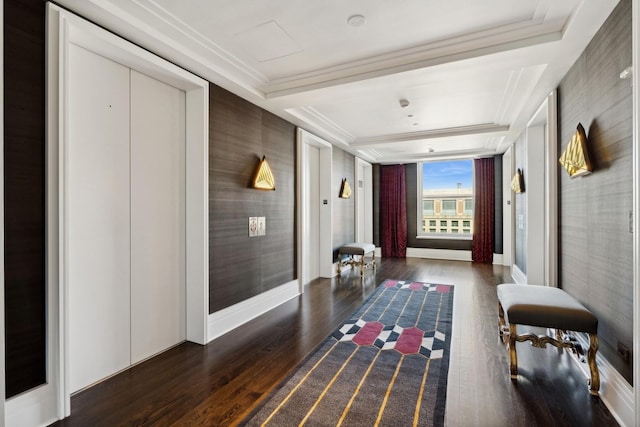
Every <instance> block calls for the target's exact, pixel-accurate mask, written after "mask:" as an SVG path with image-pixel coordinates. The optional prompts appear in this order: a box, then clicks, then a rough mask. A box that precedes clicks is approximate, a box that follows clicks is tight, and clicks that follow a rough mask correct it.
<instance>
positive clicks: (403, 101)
mask: <svg viewBox="0 0 640 427" xmlns="http://www.w3.org/2000/svg"><path fill="white" fill-rule="evenodd" d="M400 107H401V108H407V107H409V101H407V100H406V99H401V100H400Z"/></svg>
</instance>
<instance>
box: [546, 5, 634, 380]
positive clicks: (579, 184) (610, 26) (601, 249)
mask: <svg viewBox="0 0 640 427" xmlns="http://www.w3.org/2000/svg"><path fill="white" fill-rule="evenodd" d="M631 52H632V34H631V0H622V1H621V2H620V3H619V4H618V6H617V7H616V9H615V10H614V12H613V13H612V14H611V16H610V17H609V18H608V20H607V21H606V22H605V24H604V25H603V27H602V28H601V29H600V30H599V31H598V33H597V34H596V35H595V37H594V38H593V40H592V41H591V43H590V44H589V45H588V46H587V48H586V50H585V51H584V52H583V54H582V55H581V56H580V58H579V59H578V60H577V62H576V63H575V64H574V65H573V67H572V68H571V70H570V71H569V73H568V74H567V75H566V76H565V78H564V79H563V80H562V82H561V84H560V87H559V90H558V103H559V116H560V117H559V125H560V130H559V138H560V140H559V150H562V149H564V148H565V147H566V144H567V143H568V141H569V138H570V136H571V134H572V133H573V132H575V129H576V126H577V125H578V122H580V123H582V125H583V126H584V128H585V129H586V130H587V137H588V141H589V142H588V146H589V153H590V156H591V159H592V161H593V167H594V170H593V173H592V174H591V175H589V176H586V177H582V178H577V179H570V178H569V177H568V175H567V174H566V173H565V172H564V170H562V171H561V172H560V175H559V195H560V196H559V197H560V203H559V205H560V215H559V222H560V224H559V225H560V234H559V240H560V242H559V256H560V269H559V281H560V285H561V287H562V288H564V289H565V290H566V291H567V292H569V293H570V294H572V295H574V296H575V297H576V298H578V299H579V300H580V301H582V302H583V303H584V304H585V305H586V306H587V307H589V309H591V310H592V311H593V312H594V313H595V314H596V316H597V317H598V320H599V328H598V335H599V337H600V343H601V349H602V352H603V353H604V354H605V356H606V358H607V360H609V361H610V362H611V363H612V364H614V366H616V368H617V369H618V370H619V371H620V372H621V373H622V374H623V375H624V376H625V378H626V379H627V380H628V381H629V382H631V381H632V374H631V359H630V360H629V361H625V360H623V359H622V358H620V357H619V356H618V355H617V353H616V350H615V349H616V346H617V344H618V342H620V343H622V344H623V345H625V346H626V347H627V348H628V349H629V350H631V349H632V348H633V250H632V240H633V235H632V233H630V232H629V213H630V212H631V210H632V208H633V207H632V199H633V194H632V190H633V187H632V184H633V181H632V177H633V175H632V144H633V130H632V112H633V107H632V99H631V94H632V88H631V86H630V85H629V82H628V81H626V80H621V79H620V78H619V74H620V72H621V71H622V70H624V69H625V68H626V67H628V66H630V65H631V61H632V58H631Z"/></svg>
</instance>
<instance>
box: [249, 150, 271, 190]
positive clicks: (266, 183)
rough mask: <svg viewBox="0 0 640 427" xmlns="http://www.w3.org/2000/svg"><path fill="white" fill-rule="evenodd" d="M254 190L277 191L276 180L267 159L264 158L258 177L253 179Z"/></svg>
mask: <svg viewBox="0 0 640 427" xmlns="http://www.w3.org/2000/svg"><path fill="white" fill-rule="evenodd" d="M253 188H257V189H258V190H275V189H276V180H275V179H274V178H273V173H272V172H271V168H270V167H269V163H267V159H266V158H265V157H262V160H261V161H260V164H259V165H258V170H257V171H256V176H255V177H254V178H253Z"/></svg>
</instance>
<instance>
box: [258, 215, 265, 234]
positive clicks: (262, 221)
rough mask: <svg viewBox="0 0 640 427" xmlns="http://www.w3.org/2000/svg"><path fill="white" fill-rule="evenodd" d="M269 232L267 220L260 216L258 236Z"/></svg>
mask: <svg viewBox="0 0 640 427" xmlns="http://www.w3.org/2000/svg"><path fill="white" fill-rule="evenodd" d="M265 234H267V220H266V218H265V217H263V216H259V217H258V236H264V235H265Z"/></svg>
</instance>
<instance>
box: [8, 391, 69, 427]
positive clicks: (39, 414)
mask: <svg viewBox="0 0 640 427" xmlns="http://www.w3.org/2000/svg"><path fill="white" fill-rule="evenodd" d="M3 387H4V384H3ZM57 420H58V415H57V401H56V393H55V390H54V388H53V386H52V385H51V384H44V385H42V386H40V387H37V388H35V389H33V390H30V391H27V392H25V393H22V394H20V395H18V396H15V397H12V398H10V399H7V401H6V403H5V420H4V421H5V422H6V424H3V423H0V425H6V426H7V427H27V426H28V427H34V426H48V425H49V424H51V423H53V422H55V421H57Z"/></svg>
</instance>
